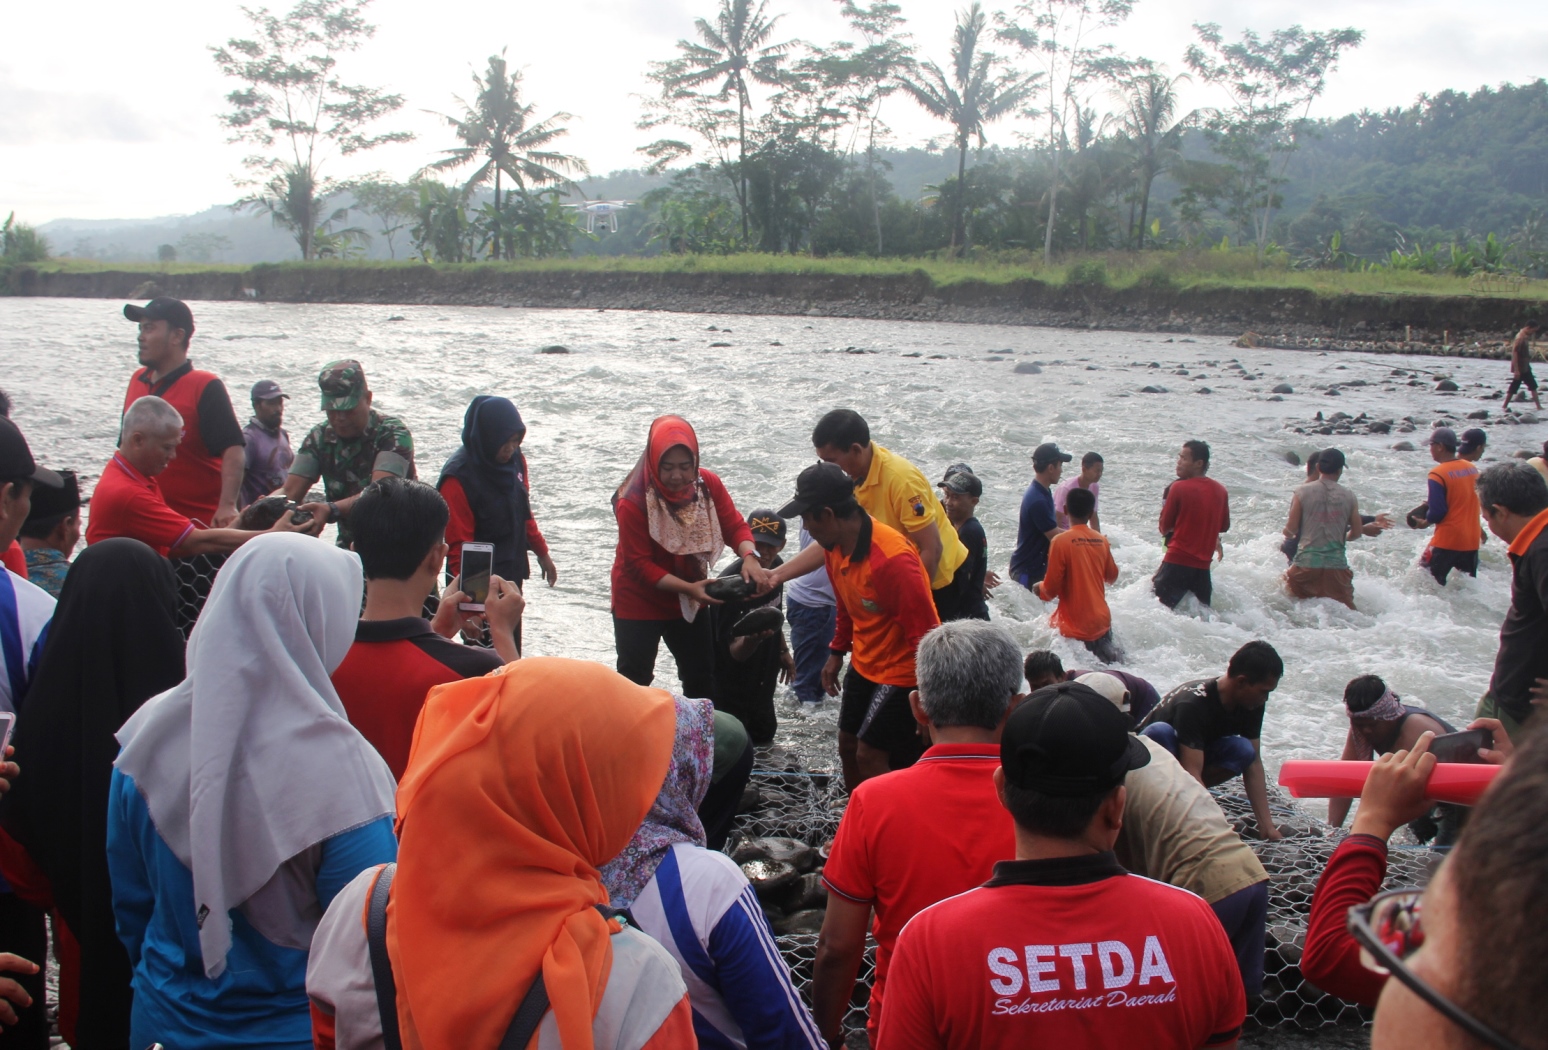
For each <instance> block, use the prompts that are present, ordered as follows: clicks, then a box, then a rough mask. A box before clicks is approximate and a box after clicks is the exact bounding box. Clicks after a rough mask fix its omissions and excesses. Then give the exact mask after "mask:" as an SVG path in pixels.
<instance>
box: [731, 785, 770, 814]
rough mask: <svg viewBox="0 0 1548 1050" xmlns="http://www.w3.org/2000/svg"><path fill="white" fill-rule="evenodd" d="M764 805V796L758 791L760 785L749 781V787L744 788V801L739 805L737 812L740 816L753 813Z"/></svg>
mask: <svg viewBox="0 0 1548 1050" xmlns="http://www.w3.org/2000/svg"><path fill="white" fill-rule="evenodd" d="M762 803H763V796H762V795H761V794H760V793H759V791H758V785H757V784H755V783H753V782H752V781H750V780H749V781H748V782H747V786H746V787H744V788H742V800H741V801H740V802H738V803H737V806H736V811H737V813H738V814H742V813H751V812H752V811H753V810H755V809H757V808H758V807H759V806H760V805H761V804H762Z"/></svg>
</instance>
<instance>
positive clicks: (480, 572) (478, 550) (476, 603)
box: [458, 543, 494, 612]
mask: <svg viewBox="0 0 1548 1050" xmlns="http://www.w3.org/2000/svg"><path fill="white" fill-rule="evenodd" d="M493 566H494V547H493V546H492V545H490V544H488V543H464V544H463V545H462V593H463V594H465V595H467V598H468V600H467V601H465V602H461V603H459V605H458V608H460V609H463V610H466V611H468V612H483V611H484V603H485V602H486V601H488V600H489V573H490V570H491V569H492V568H493Z"/></svg>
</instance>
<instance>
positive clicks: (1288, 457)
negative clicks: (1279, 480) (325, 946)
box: [1284, 452, 1301, 467]
mask: <svg viewBox="0 0 1548 1050" xmlns="http://www.w3.org/2000/svg"><path fill="white" fill-rule="evenodd" d="M1284 457H1285V462H1286V463H1288V464H1290V465H1291V466H1292V467H1299V466H1300V465H1301V457H1300V456H1298V455H1296V454H1295V453H1294V452H1286V453H1284Z"/></svg>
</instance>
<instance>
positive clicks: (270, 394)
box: [253, 379, 290, 401]
mask: <svg viewBox="0 0 1548 1050" xmlns="http://www.w3.org/2000/svg"><path fill="white" fill-rule="evenodd" d="M277 397H284V398H288V397H290V395H289V394H287V393H285V391H283V390H281V389H280V385H279V383H277V382H275V381H274V380H272V379H260V380H258V382H256V383H254V384H253V400H254V401H273V400H274V399H275V398H277Z"/></svg>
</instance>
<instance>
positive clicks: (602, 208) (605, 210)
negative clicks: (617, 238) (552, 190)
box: [565, 201, 634, 233]
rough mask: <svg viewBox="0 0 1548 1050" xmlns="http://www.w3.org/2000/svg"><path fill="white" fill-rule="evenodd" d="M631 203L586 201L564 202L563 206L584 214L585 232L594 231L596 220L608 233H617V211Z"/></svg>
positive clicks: (631, 202) (595, 230)
mask: <svg viewBox="0 0 1548 1050" xmlns="http://www.w3.org/2000/svg"><path fill="white" fill-rule="evenodd" d="M633 203H634V202H633V201H586V202H585V203H584V204H566V205H565V207H566V208H574V209H575V210H576V211H578V212H580V213H581V214H582V215H584V216H586V232H587V233H596V232H597V224H598V222H600V223H601V224H602V226H603V227H604V228H606V230H607V231H608V232H609V233H617V232H618V213H619V212H621V211H623V210H624V209H625V208H627V207H629V206H630V205H631V204H633Z"/></svg>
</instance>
